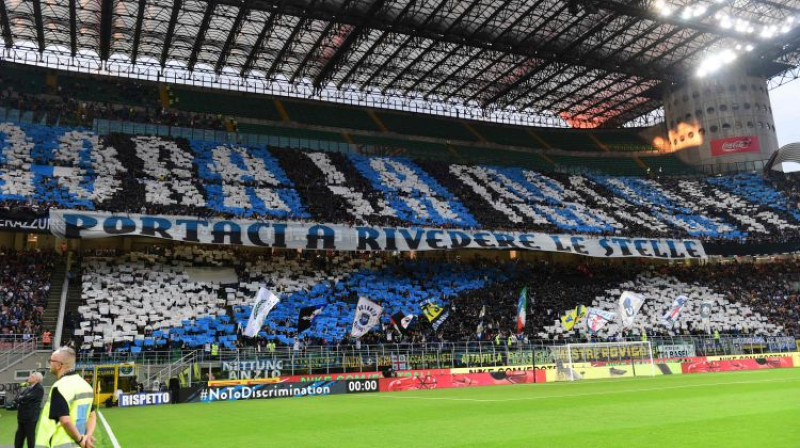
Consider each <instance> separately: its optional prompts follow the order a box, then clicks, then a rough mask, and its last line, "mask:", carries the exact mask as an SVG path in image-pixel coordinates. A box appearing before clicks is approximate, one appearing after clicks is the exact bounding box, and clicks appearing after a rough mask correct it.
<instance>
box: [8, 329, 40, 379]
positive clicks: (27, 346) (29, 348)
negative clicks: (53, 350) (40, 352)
mask: <svg viewBox="0 0 800 448" xmlns="http://www.w3.org/2000/svg"><path fill="white" fill-rule="evenodd" d="M38 347H39V341H38V339H37V338H34V337H30V336H25V335H17V334H5V335H2V336H0V372H4V371H6V370H8V369H10V368H11V367H13V366H15V365H16V364H19V363H20V362H22V361H23V360H25V359H26V358H28V357H29V356H32V355H33V354H34V353H36V349H37V348H38Z"/></svg>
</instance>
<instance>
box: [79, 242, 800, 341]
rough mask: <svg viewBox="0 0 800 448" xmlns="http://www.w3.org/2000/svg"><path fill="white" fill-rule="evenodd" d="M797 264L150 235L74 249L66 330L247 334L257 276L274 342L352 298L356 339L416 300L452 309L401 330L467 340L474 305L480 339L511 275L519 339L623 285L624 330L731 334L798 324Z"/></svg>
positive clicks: (413, 307) (556, 333)
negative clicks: (624, 261)
mask: <svg viewBox="0 0 800 448" xmlns="http://www.w3.org/2000/svg"><path fill="white" fill-rule="evenodd" d="M797 268H798V262H797V261H789V262H783V263H774V264H765V265H753V264H731V265H724V266H719V265H712V266H706V267H696V266H693V267H687V266H678V265H673V266H660V267H648V266H643V265H636V264H631V265H621V266H610V265H609V266H603V265H592V266H587V265H582V264H579V265H577V266H574V265H548V264H543V263H541V262H526V261H510V262H509V261H507V262H498V261H497V260H493V259H490V258H472V259H470V260H468V261H467V260H465V261H460V262H444V261H436V260H431V259H423V260H408V259H400V258H396V257H392V256H387V255H381V254H374V255H370V256H364V255H360V254H354V253H332V254H328V255H327V256H322V255H318V254H315V253H312V252H305V253H303V254H294V253H290V252H286V253H276V254H272V253H263V252H249V251H234V250H230V249H211V248H203V247H198V246H184V247H180V246H179V247H175V248H159V247H153V248H151V249H149V253H141V252H132V253H128V254H126V255H124V256H117V257H86V258H85V259H84V261H83V274H82V279H81V284H82V295H83V300H84V303H83V304H82V305H81V306H80V307H79V312H80V314H81V316H82V320H81V323H80V324H79V326H78V327H77V329H76V332H75V336H76V337H77V338H78V339H79V342H80V344H81V345H82V347H83V348H84V349H90V348H92V347H95V348H100V347H103V346H104V345H105V344H107V343H109V342H113V343H114V344H115V346H116V348H117V349H118V350H132V351H133V352H139V351H142V350H144V351H147V350H155V349H158V348H159V347H161V348H162V349H163V348H164V347H187V348H192V347H201V346H204V345H205V344H207V343H217V344H219V345H221V346H223V347H227V348H231V349H233V348H235V347H237V344H241V343H243V342H245V341H244V340H242V339H241V338H238V337H237V336H238V335H239V334H240V332H241V328H242V326H244V325H245V324H246V321H247V318H248V317H249V314H250V304H251V302H252V298H253V297H254V296H255V294H256V292H257V291H258V288H259V287H260V286H262V285H266V286H267V287H268V288H270V289H271V290H272V291H274V292H275V293H276V294H278V295H279V297H280V298H281V303H280V304H279V305H278V306H277V307H276V308H275V309H274V310H273V312H272V313H271V314H270V318H269V320H268V321H267V322H266V323H265V327H264V328H263V329H262V330H261V331H260V333H259V336H260V338H261V339H264V340H271V341H275V342H277V343H278V344H281V345H285V346H291V345H293V344H294V342H295V339H296V338H298V328H297V322H298V315H299V312H300V309H301V308H303V307H307V306H322V310H321V312H320V313H319V315H318V316H317V317H316V318H315V319H314V321H313V322H312V324H311V327H310V329H309V330H308V331H307V332H303V333H302V334H300V335H299V337H300V338H302V339H303V340H304V343H306V344H323V345H326V344H336V343H343V342H345V341H346V339H347V338H348V336H347V335H348V334H349V329H350V325H351V323H352V316H353V313H354V311H355V304H356V302H357V301H358V298H359V297H368V298H370V299H371V300H374V301H376V302H378V303H380V304H381V305H382V306H383V307H384V311H385V313H384V317H383V320H382V322H383V326H382V327H381V328H379V329H378V331H377V332H375V333H371V334H370V335H369V336H368V337H367V339H366V340H365V342H366V341H372V342H380V341H385V340H386V339H385V338H386V337H387V333H392V332H393V330H392V327H391V326H390V322H389V320H388V317H387V316H390V315H393V314H395V313H403V314H415V315H423V313H422V309H421V304H423V303H424V302H425V301H428V300H430V301H433V302H434V303H437V304H438V305H439V306H442V307H443V308H445V309H446V310H447V311H448V313H449V314H450V317H449V318H447V320H446V321H445V322H444V323H443V324H442V326H441V327H440V328H438V329H436V330H434V329H433V327H432V326H431V324H430V323H429V322H426V321H425V319H424V318H420V319H419V321H418V322H417V324H416V327H415V329H414V330H413V331H411V332H410V334H409V336H408V340H410V341H414V342H424V341H435V340H446V341H459V340H474V339H475V330H476V328H477V324H478V314H479V312H480V310H481V308H482V307H483V306H484V305H485V306H486V308H487V313H486V317H485V323H486V328H487V330H486V334H485V336H484V339H486V340H491V339H492V338H493V337H494V335H497V334H502V335H503V336H504V337H505V336H507V335H508V334H509V333H510V332H511V331H512V329H513V328H514V325H515V321H514V315H515V313H514V310H515V308H516V304H517V297H518V295H519V291H520V289H522V287H528V296H529V298H530V302H531V304H532V305H531V310H530V311H529V320H528V323H527V327H526V328H527V329H526V334H527V335H528V336H530V337H531V338H540V339H545V340H563V339H565V338H578V337H580V334H579V332H578V330H577V329H576V330H572V331H569V332H567V331H565V330H564V329H563V328H562V326H561V324H560V322H559V315H560V314H561V313H562V312H563V311H565V310H568V309H570V308H573V307H575V306H576V305H578V304H585V305H587V306H588V305H591V306H596V307H600V308H602V309H606V310H608V311H616V308H615V307H616V300H617V298H618V297H619V294H620V293H621V292H622V291H623V290H634V291H638V292H641V293H643V294H644V295H645V296H646V297H647V302H646V304H645V306H644V307H643V309H642V311H641V315H642V316H643V318H640V320H639V326H637V328H636V329H635V333H636V335H638V334H639V332H641V331H647V332H648V334H650V335H653V334H662V335H669V334H704V333H705V332H707V331H709V329H710V328H713V329H717V330H720V331H724V332H725V333H729V334H730V333H732V334H736V333H740V334H757V335H776V334H791V332H792V331H797V330H798V329H799V328H800V322H799V321H798V318H800V316H798V311H797V307H796V304H797V300H798V295H797V293H796V292H794V291H793V290H792V289H791V286H790V285H789V284H788V283H787V282H785V281H783V279H785V278H786V276H787V275H796V272H797ZM532 279H535V280H532ZM678 295H686V296H688V297H689V299H690V302H689V304H688V305H687V307H686V309H685V310H684V312H683V314H682V315H681V319H680V325H679V327H678V328H676V330H675V332H674V333H671V332H670V331H668V330H667V329H666V328H665V327H663V325H662V324H661V316H663V314H664V312H665V311H666V309H667V308H668V306H669V305H670V303H671V302H672V300H673V299H674V298H675V297H676V296H678ZM702 301H711V302H712V303H713V304H714V313H713V318H712V319H711V322H710V327H709V326H706V325H704V324H703V322H702V319H701V317H700V315H699V309H700V303H701V302H702ZM787 332H788V333H787ZM618 334H619V329H618V328H617V327H616V324H610V325H609V326H607V327H606V328H604V329H603V331H602V332H601V333H600V334H599V336H600V337H601V338H615V337H616V336H617V335H618ZM399 337H400V335H399V334H394V335H393V336H392V338H394V339H397V338H399ZM258 342H259V341H258V340H256V341H251V342H250V343H258Z"/></svg>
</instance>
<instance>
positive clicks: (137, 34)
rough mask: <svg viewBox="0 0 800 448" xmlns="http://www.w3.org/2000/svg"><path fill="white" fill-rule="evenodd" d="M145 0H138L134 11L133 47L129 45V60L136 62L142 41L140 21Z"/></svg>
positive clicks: (141, 21) (142, 16)
mask: <svg viewBox="0 0 800 448" xmlns="http://www.w3.org/2000/svg"><path fill="white" fill-rule="evenodd" d="M145 6H147V0H139V11H138V12H137V13H136V29H135V30H134V31H133V47H131V62H132V63H134V64H135V63H136V58H137V57H139V43H141V41H142V23H143V22H144V8H145Z"/></svg>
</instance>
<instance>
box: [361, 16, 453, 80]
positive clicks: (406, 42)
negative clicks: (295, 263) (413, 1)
mask: <svg viewBox="0 0 800 448" xmlns="http://www.w3.org/2000/svg"><path fill="white" fill-rule="evenodd" d="M448 1H449V0H439V2H438V4H437V5H436V8H434V10H433V11H431V13H430V14H428V15H427V17H425V20H424V21H423V22H422V23H421V24H420V28H424V27H425V26H427V25H428V23H430V21H431V20H433V18H434V17H436V14H438V13H439V11H441V10H442V8H444V6H445V5H446V4H447V2H448ZM414 37H416V36H415V35H414V34H409V35H408V37H406V39H405V40H404V41H403V44H402V45H400V46H398V47H397V49H396V50H395V51H394V52H393V53H392V55H391V56H389V57H388V58H387V59H386V62H389V61H393V60H395V58H397V55H398V54H400V52H401V51H402V50H403V49H405V48H406V47H407V45H408V44H409V43H410V42H411V40H412V39H414ZM437 40H438V39H434V43H433V44H432V45H436V43H437V42H436V41H437ZM386 65H387V64H386V63H383V64H381V66H380V67H378V69H377V70H375V71H374V72H372V74H371V75H370V76H369V78H367V80H366V81H365V82H363V83H361V87H360V89H361V90H364V89H365V88H366V87H367V86H368V85H369V84H370V83H371V82H372V80H373V79H375V77H376V76H378V75H379V74H380V73H381V72H382V71H383V70H384V69H385V68H386Z"/></svg>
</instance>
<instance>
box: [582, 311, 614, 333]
mask: <svg viewBox="0 0 800 448" xmlns="http://www.w3.org/2000/svg"><path fill="white" fill-rule="evenodd" d="M616 317H617V315H616V313H612V312H611V311H605V310H601V309H600V308H589V309H588V310H587V311H586V331H588V332H589V333H590V334H597V332H598V331H600V329H601V328H603V327H604V326H605V325H606V324H607V323H609V322H610V321H612V320H614V319H615V318H616Z"/></svg>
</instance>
